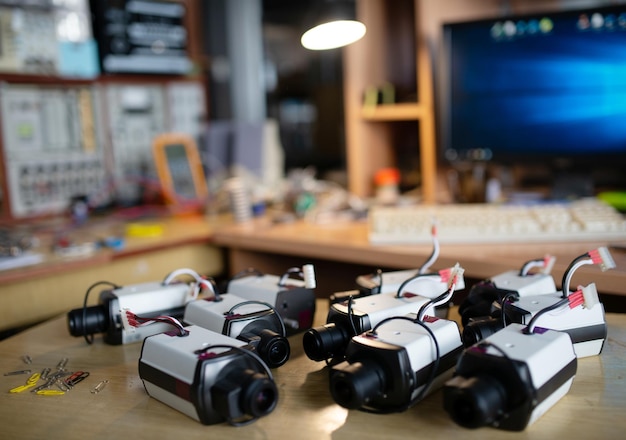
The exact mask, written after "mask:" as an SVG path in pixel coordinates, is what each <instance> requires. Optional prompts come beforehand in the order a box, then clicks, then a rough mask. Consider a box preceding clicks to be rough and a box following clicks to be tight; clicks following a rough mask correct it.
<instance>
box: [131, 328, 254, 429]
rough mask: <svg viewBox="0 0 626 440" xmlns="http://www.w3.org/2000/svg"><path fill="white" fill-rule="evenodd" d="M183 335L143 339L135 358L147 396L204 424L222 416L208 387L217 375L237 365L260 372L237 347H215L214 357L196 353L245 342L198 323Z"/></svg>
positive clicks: (165, 334) (218, 421) (208, 423)
mask: <svg viewBox="0 0 626 440" xmlns="http://www.w3.org/2000/svg"><path fill="white" fill-rule="evenodd" d="M186 330H187V331H188V332H189V334H188V335H187V336H184V337H181V336H177V335H172V333H161V334H158V335H153V336H150V337H148V338H146V339H145V340H144V343H143V346H142V348H141V356H140V359H139V376H140V378H141V380H142V381H143V384H144V387H145V389H146V392H147V393H148V395H150V396H151V397H153V398H155V399H157V400H159V401H161V402H163V403H165V404H166V405H168V406H170V407H172V408H174V409H176V410H178V411H180V412H182V413H183V414H186V415H187V416H189V417H191V418H192V419H194V420H197V421H199V422H201V423H203V424H205V425H211V424H215V423H220V422H223V421H224V420H225V419H224V417H222V416H221V415H220V414H218V413H217V412H215V411H214V409H213V403H212V401H211V392H210V388H211V387H212V386H213V384H215V383H216V382H217V381H218V380H219V377H220V375H222V374H223V373H224V372H227V371H229V370H230V369H232V368H233V367H236V366H241V367H246V368H250V369H253V370H258V371H263V370H262V368H261V366H260V365H259V364H258V363H256V362H255V361H254V360H253V359H252V358H250V357H249V356H246V355H245V354H243V353H241V352H240V351H238V350H236V349H235V350H233V349H229V348H220V347H216V348H214V349H211V352H212V353H214V354H215V356H211V357H202V356H199V355H198V354H196V351H197V350H201V349H203V348H206V347H208V346H211V345H228V346H232V347H239V348H242V347H243V349H244V350H245V349H246V348H245V347H246V344H245V343H244V342H242V341H240V340H238V339H234V338H231V337H228V336H224V335H222V334H219V333H216V332H213V331H210V330H207V329H204V328H202V327H198V326H188V327H186Z"/></svg>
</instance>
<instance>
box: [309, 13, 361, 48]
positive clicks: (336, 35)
mask: <svg viewBox="0 0 626 440" xmlns="http://www.w3.org/2000/svg"><path fill="white" fill-rule="evenodd" d="M365 30H366V29H365V25H364V24H363V23H361V22H359V21H354V20H339V21H333V22H330V23H324V24H320V25H318V26H315V27H314V28H312V29H309V30H308V31H306V32H305V33H304V34H303V35H302V38H301V39H300V42H301V43H302V46H304V47H305V48H307V49H310V50H326V49H335V48H337V47H342V46H346V45H348V44H351V43H354V42H355V41H358V40H360V39H361V38H363V36H364V35H365Z"/></svg>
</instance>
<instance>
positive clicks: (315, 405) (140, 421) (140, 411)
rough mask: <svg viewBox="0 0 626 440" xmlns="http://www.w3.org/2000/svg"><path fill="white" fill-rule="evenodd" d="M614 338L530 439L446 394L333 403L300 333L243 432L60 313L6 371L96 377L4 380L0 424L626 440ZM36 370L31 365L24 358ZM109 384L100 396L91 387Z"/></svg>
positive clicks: (88, 433) (15, 353)
mask: <svg viewBox="0 0 626 440" xmlns="http://www.w3.org/2000/svg"><path fill="white" fill-rule="evenodd" d="M327 310H328V308H327V302H326V301H325V300H318V304H317V311H316V315H315V325H320V324H323V323H324V322H325V319H326V313H327ZM607 321H608V324H609V330H608V340H607V343H606V344H605V346H604V350H603V352H602V354H601V355H600V356H595V357H589V358H584V359H580V360H579V362H578V371H577V375H576V377H575V379H574V383H573V385H572V388H571V389H570V392H569V393H568V394H567V395H566V396H565V397H564V398H563V399H561V400H560V401H559V402H558V403H557V404H556V405H555V406H554V407H552V408H551V409H550V410H549V411H548V412H547V413H546V414H545V415H544V416H543V417H541V418H540V419H539V420H538V421H537V422H535V423H534V424H533V425H531V426H530V427H528V428H527V429H526V430H525V431H523V432H521V433H509V432H505V431H500V430H496V429H493V428H481V429H478V430H467V429H464V428H461V427H458V426H457V425H455V424H454V423H453V422H452V420H450V419H449V417H448V415H447V413H445V411H444V410H443V407H442V393H441V391H437V392H435V393H433V394H431V395H430V396H428V397H426V398H425V399H424V400H423V401H421V402H419V403H418V404H417V405H416V406H414V407H413V408H411V409H409V410H408V411H406V412H404V413H398V414H386V415H372V414H367V413H363V412H360V411H356V410H354V411H348V410H346V409H344V408H342V407H340V406H338V405H337V404H335V403H334V401H333V400H332V398H331V396H330V392H329V390H328V371H327V368H326V367H325V366H324V364H323V363H320V362H313V361H311V360H309V359H308V358H307V357H306V355H305V354H304V351H303V349H302V342H301V341H302V336H301V335H300V334H298V335H294V336H291V337H290V339H289V340H290V344H291V349H292V354H291V358H290V359H289V361H287V363H286V364H285V365H283V366H282V367H280V368H277V369H275V370H274V378H275V381H276V385H277V387H278V389H279V393H280V394H279V402H278V405H277V408H276V409H275V410H274V412H272V413H271V414H269V415H268V416H266V417H264V418H261V419H259V420H257V421H256V422H254V423H252V424H250V425H248V426H244V427H239V428H234V427H232V426H230V425H227V424H218V425H210V426H205V425H202V424H200V423H199V422H196V421H195V420H193V419H191V418H189V417H187V416H185V415H184V414H182V413H180V412H178V411H176V410H174V409H172V408H170V407H168V406H166V405H165V404H163V403H161V402H159V401H157V400H155V399H153V398H151V397H149V396H148V395H147V394H146V392H145V390H144V388H143V384H142V382H141V379H140V378H139V375H138V366H137V365H138V359H139V353H140V350H141V344H140V343H136V344H128V345H123V346H112V345H106V344H104V343H103V342H102V339H101V338H100V337H98V336H96V340H95V342H94V344H93V345H87V344H86V343H85V341H84V340H83V339H82V338H74V337H72V336H70V335H69V333H68V331H67V328H66V318H65V316H61V317H58V318H55V319H53V320H51V321H48V322H46V323H43V324H40V325H38V326H36V327H33V328H31V329H28V330H26V331H24V332H22V333H20V334H18V335H15V336H13V337H11V338H9V339H6V340H4V341H2V342H0V353H1V355H0V371H1V372H3V373H4V372H7V371H12V370H18V369H19V370H21V369H24V368H28V367H30V368H32V369H33V371H39V370H40V369H41V368H43V367H46V366H50V367H52V368H54V367H55V366H56V364H57V363H58V362H59V360H60V359H62V358H64V357H67V358H68V359H69V361H68V364H67V368H68V369H70V370H84V371H89V372H90V373H91V374H90V376H89V377H88V378H87V379H86V380H84V381H83V382H82V383H80V384H78V385H77V386H76V387H75V388H74V389H73V390H71V391H69V392H68V393H66V394H65V395H63V396H37V395H34V394H32V393H30V392H24V393H20V394H10V393H8V392H6V391H8V390H9V389H11V388H13V387H15V386H18V385H21V384H23V383H24V382H25V380H26V379H27V377H28V376H0V386H1V387H2V388H3V389H4V391H3V392H1V393H0V424H1V425H0V426H2V428H1V430H2V437H3V438H7V439H36V440H40V439H44V438H45V439H80V440H84V439H86V438H89V439H111V438H117V439H133V438H141V439H148V438H154V439H164V438H172V439H174V438H184V439H194V438H203V439H204V438H212V439H213V438H214V439H218V438H219V439H232V438H246V439H268V440H269V439H284V438H294V439H314V440H323V439H331V438H332V439H335V440H338V439H357V438H358V439H360V440H367V439H376V440H380V439H402V440H406V439H412V438H429V439H436V438H442V439H443V438H445V439H450V438H455V437H457V438H460V437H462V438H464V439H468V440H471V439H480V440H488V439H492V438H493V439H495V438H498V439H501V438H525V439H529V438H530V439H533V438H541V439H546V438H568V437H569V438H597V439H613V438H620V437H621V436H622V435H623V433H624V430H626V420H625V419H624V411H626V399H624V396H625V395H626V382H625V381H624V365H625V363H626V350H624V347H625V346H626V315H618V314H607ZM26 354H28V355H30V356H31V358H32V360H33V362H32V364H31V365H30V366H29V365H25V364H24V363H23V361H22V356H23V355H26ZM105 379H106V380H109V383H108V384H107V385H106V387H105V388H104V389H103V390H102V391H101V392H100V393H98V394H91V393H90V390H91V389H92V388H93V387H94V386H95V385H96V384H98V383H99V382H100V381H101V380H105Z"/></svg>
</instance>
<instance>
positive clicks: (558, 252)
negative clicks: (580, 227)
mask: <svg viewBox="0 0 626 440" xmlns="http://www.w3.org/2000/svg"><path fill="white" fill-rule="evenodd" d="M213 243H214V244H216V245H219V246H222V247H224V248H226V249H227V250H228V266H229V267H230V270H231V272H232V273H236V272H238V271H240V270H242V269H245V268H247V267H256V268H258V269H259V270H262V271H264V272H266V273H276V272H275V271H277V270H280V269H284V268H285V267H288V266H287V265H289V264H292V265H293V264H301V263H303V262H307V261H314V262H316V263H318V264H319V267H320V268H319V270H317V271H316V273H317V274H318V275H319V277H320V279H321V283H318V285H320V286H321V287H322V289H318V290H319V292H320V294H322V295H325V296H328V294H329V293H332V291H331V292H323V291H322V290H323V288H324V287H325V286H329V288H331V289H332V288H337V287H338V288H340V289H341V290H348V289H351V288H353V285H354V277H355V272H354V270H351V272H350V273H349V274H348V273H347V272H348V270H350V269H351V268H350V267H349V265H350V264H351V265H358V266H359V267H358V268H357V270H358V271H361V272H356V274H357V275H362V274H364V273H371V272H370V271H373V270H375V269H377V268H389V269H393V270H397V269H413V268H418V267H420V266H421V265H422V263H424V261H426V259H427V258H428V257H429V255H430V253H431V252H432V247H431V245H395V246H388V245H373V244H370V242H369V240H368V237H367V224H366V222H362V221H361V222H358V221H348V222H341V221H339V222H335V223H333V224H314V223H310V222H307V221H304V220H299V221H295V222H291V223H282V224H274V223H271V222H269V221H268V220H267V219H263V218H262V219H256V220H254V221H251V222H248V223H244V224H233V225H224V226H223V227H220V228H219V229H217V230H216V231H215V234H214V235H213ZM609 244H612V245H616V246H617V244H620V245H621V246H626V237H624V240H623V241H619V242H616V243H607V242H567V243H562V242H561V243H559V242H552V243H547V242H546V243H540V244H539V243H515V244H511V243H501V244H483V245H476V244H455V245H448V244H446V245H442V246H441V252H440V256H439V259H438V260H437V261H436V263H435V264H434V265H433V269H442V268H446V267H452V266H454V264H456V263H457V262H458V263H459V264H460V265H461V266H462V267H463V268H464V269H465V276H466V277H468V278H473V279H478V280H480V279H485V278H489V277H491V276H494V275H497V274H499V273H502V272H505V271H508V270H513V269H519V268H521V267H522V265H523V264H524V263H525V262H527V261H529V260H533V259H537V258H542V257H543V256H544V255H546V254H550V255H553V256H555V257H556V263H555V265H554V268H553V270H552V274H553V275H554V278H555V282H556V283H557V286H560V284H561V278H562V276H563V273H564V272H565V271H566V270H567V266H568V265H569V264H570V262H571V261H572V260H573V259H574V258H576V257H578V256H579V255H582V254H584V253H585V252H587V251H590V250H592V249H595V248H597V247H599V246H607V245H609ZM611 254H612V256H613V258H614V260H615V262H616V264H617V268H616V269H613V270H609V271H606V272H602V271H601V270H600V269H599V268H598V266H584V267H581V268H580V269H579V270H578V271H576V274H575V276H574V277H573V279H572V283H574V284H582V285H587V284H589V283H591V282H595V283H596V286H597V288H598V291H599V292H601V293H603V294H608V295H610V296H616V295H617V296H626V252H625V251H624V248H621V249H617V248H615V249H611ZM365 270H367V271H368V272H363V271H365ZM280 273H282V272H280ZM333 281H337V282H333ZM616 299H618V300H619V299H622V298H616Z"/></svg>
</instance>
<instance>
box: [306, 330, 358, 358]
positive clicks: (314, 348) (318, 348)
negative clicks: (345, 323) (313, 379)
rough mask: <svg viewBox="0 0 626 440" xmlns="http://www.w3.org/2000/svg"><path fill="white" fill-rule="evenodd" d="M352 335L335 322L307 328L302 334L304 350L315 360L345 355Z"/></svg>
mask: <svg viewBox="0 0 626 440" xmlns="http://www.w3.org/2000/svg"><path fill="white" fill-rule="evenodd" d="M348 342H350V335H349V334H348V332H347V331H346V330H345V329H344V328H343V327H342V326H339V325H337V324H335V323H334V322H331V323H328V324H326V325H323V326H320V327H315V328H311V329H309V330H307V331H306V332H305V333H304V335H303V336H302V346H303V348H304V352H305V353H306V355H307V356H308V357H309V359H311V360H313V361H324V360H327V359H332V358H333V357H335V356H338V355H341V356H343V354H344V352H345V348H346V346H347V344H348Z"/></svg>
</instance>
